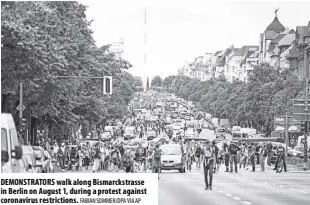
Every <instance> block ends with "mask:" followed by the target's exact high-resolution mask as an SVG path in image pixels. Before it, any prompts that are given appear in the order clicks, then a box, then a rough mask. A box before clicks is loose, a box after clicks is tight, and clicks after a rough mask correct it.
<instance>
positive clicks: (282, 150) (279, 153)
mask: <svg viewBox="0 0 310 205" xmlns="http://www.w3.org/2000/svg"><path fill="white" fill-rule="evenodd" d="M276 154H277V160H276V164H275V168H274V169H273V170H277V168H278V162H279V159H280V157H282V160H283V166H284V171H285V172H286V163H285V148H284V147H283V145H282V144H280V145H279V146H278V148H277V151H276ZM277 172H278V171H277Z"/></svg>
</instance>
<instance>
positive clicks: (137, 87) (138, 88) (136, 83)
mask: <svg viewBox="0 0 310 205" xmlns="http://www.w3.org/2000/svg"><path fill="white" fill-rule="evenodd" d="M134 86H135V91H136V92H141V91H143V90H144V87H143V80H142V78H141V77H139V76H135V77H134Z"/></svg>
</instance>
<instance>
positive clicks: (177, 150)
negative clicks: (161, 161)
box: [160, 146, 182, 155]
mask: <svg viewBox="0 0 310 205" xmlns="http://www.w3.org/2000/svg"><path fill="white" fill-rule="evenodd" d="M160 149H161V150H162V151H163V154H164V155H182V150H181V147H178V146H163V147H160Z"/></svg>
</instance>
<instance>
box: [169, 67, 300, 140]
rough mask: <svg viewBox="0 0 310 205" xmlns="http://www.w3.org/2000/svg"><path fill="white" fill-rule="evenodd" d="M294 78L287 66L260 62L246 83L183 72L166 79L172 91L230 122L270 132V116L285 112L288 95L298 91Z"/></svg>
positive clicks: (289, 105)
mask: <svg viewBox="0 0 310 205" xmlns="http://www.w3.org/2000/svg"><path fill="white" fill-rule="evenodd" d="M296 78H297V76H295V74H294V73H292V72H291V71H290V69H284V70H281V72H280V70H277V69H274V68H272V67H270V66H269V65H266V64H262V65H259V66H256V67H255V68H254V71H253V74H251V75H250V76H249V82H248V83H243V82H240V81H235V82H233V83H229V82H227V81H226V79H225V78H223V77H220V78H218V79H211V80H208V81H203V82H201V81H198V80H196V79H193V78H189V77H187V76H168V77H167V78H166V79H173V81H172V83H171V91H172V92H173V93H175V94H176V95H178V96H179V97H182V98H184V99H186V100H192V101H194V102H196V103H198V104H200V105H201V106H202V109H203V110H204V111H206V112H209V113H211V114H212V115H213V116H216V117H219V118H228V119H230V122H231V123H232V125H242V126H247V127H249V126H253V127H254V128H256V129H258V130H260V131H264V132H266V134H270V133H271V132H272V130H273V119H274V116H275V115H283V114H285V110H286V109H287V108H289V107H291V106H292V100H291V99H294V98H297V97H298V96H300V95H302V91H303V85H304V82H297V81H296ZM166 79H165V81H166ZM165 81H164V82H165ZM167 81H168V80H167ZM167 81H166V82H167ZM168 82H169V81H168ZM167 84H169V83H167ZM262 127H264V130H261V128H262Z"/></svg>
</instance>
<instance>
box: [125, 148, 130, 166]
mask: <svg viewBox="0 0 310 205" xmlns="http://www.w3.org/2000/svg"><path fill="white" fill-rule="evenodd" d="M130 160H131V156H130V152H129V151H128V150H126V151H125V153H124V156H123V161H124V162H125V163H129V162H130Z"/></svg>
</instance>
